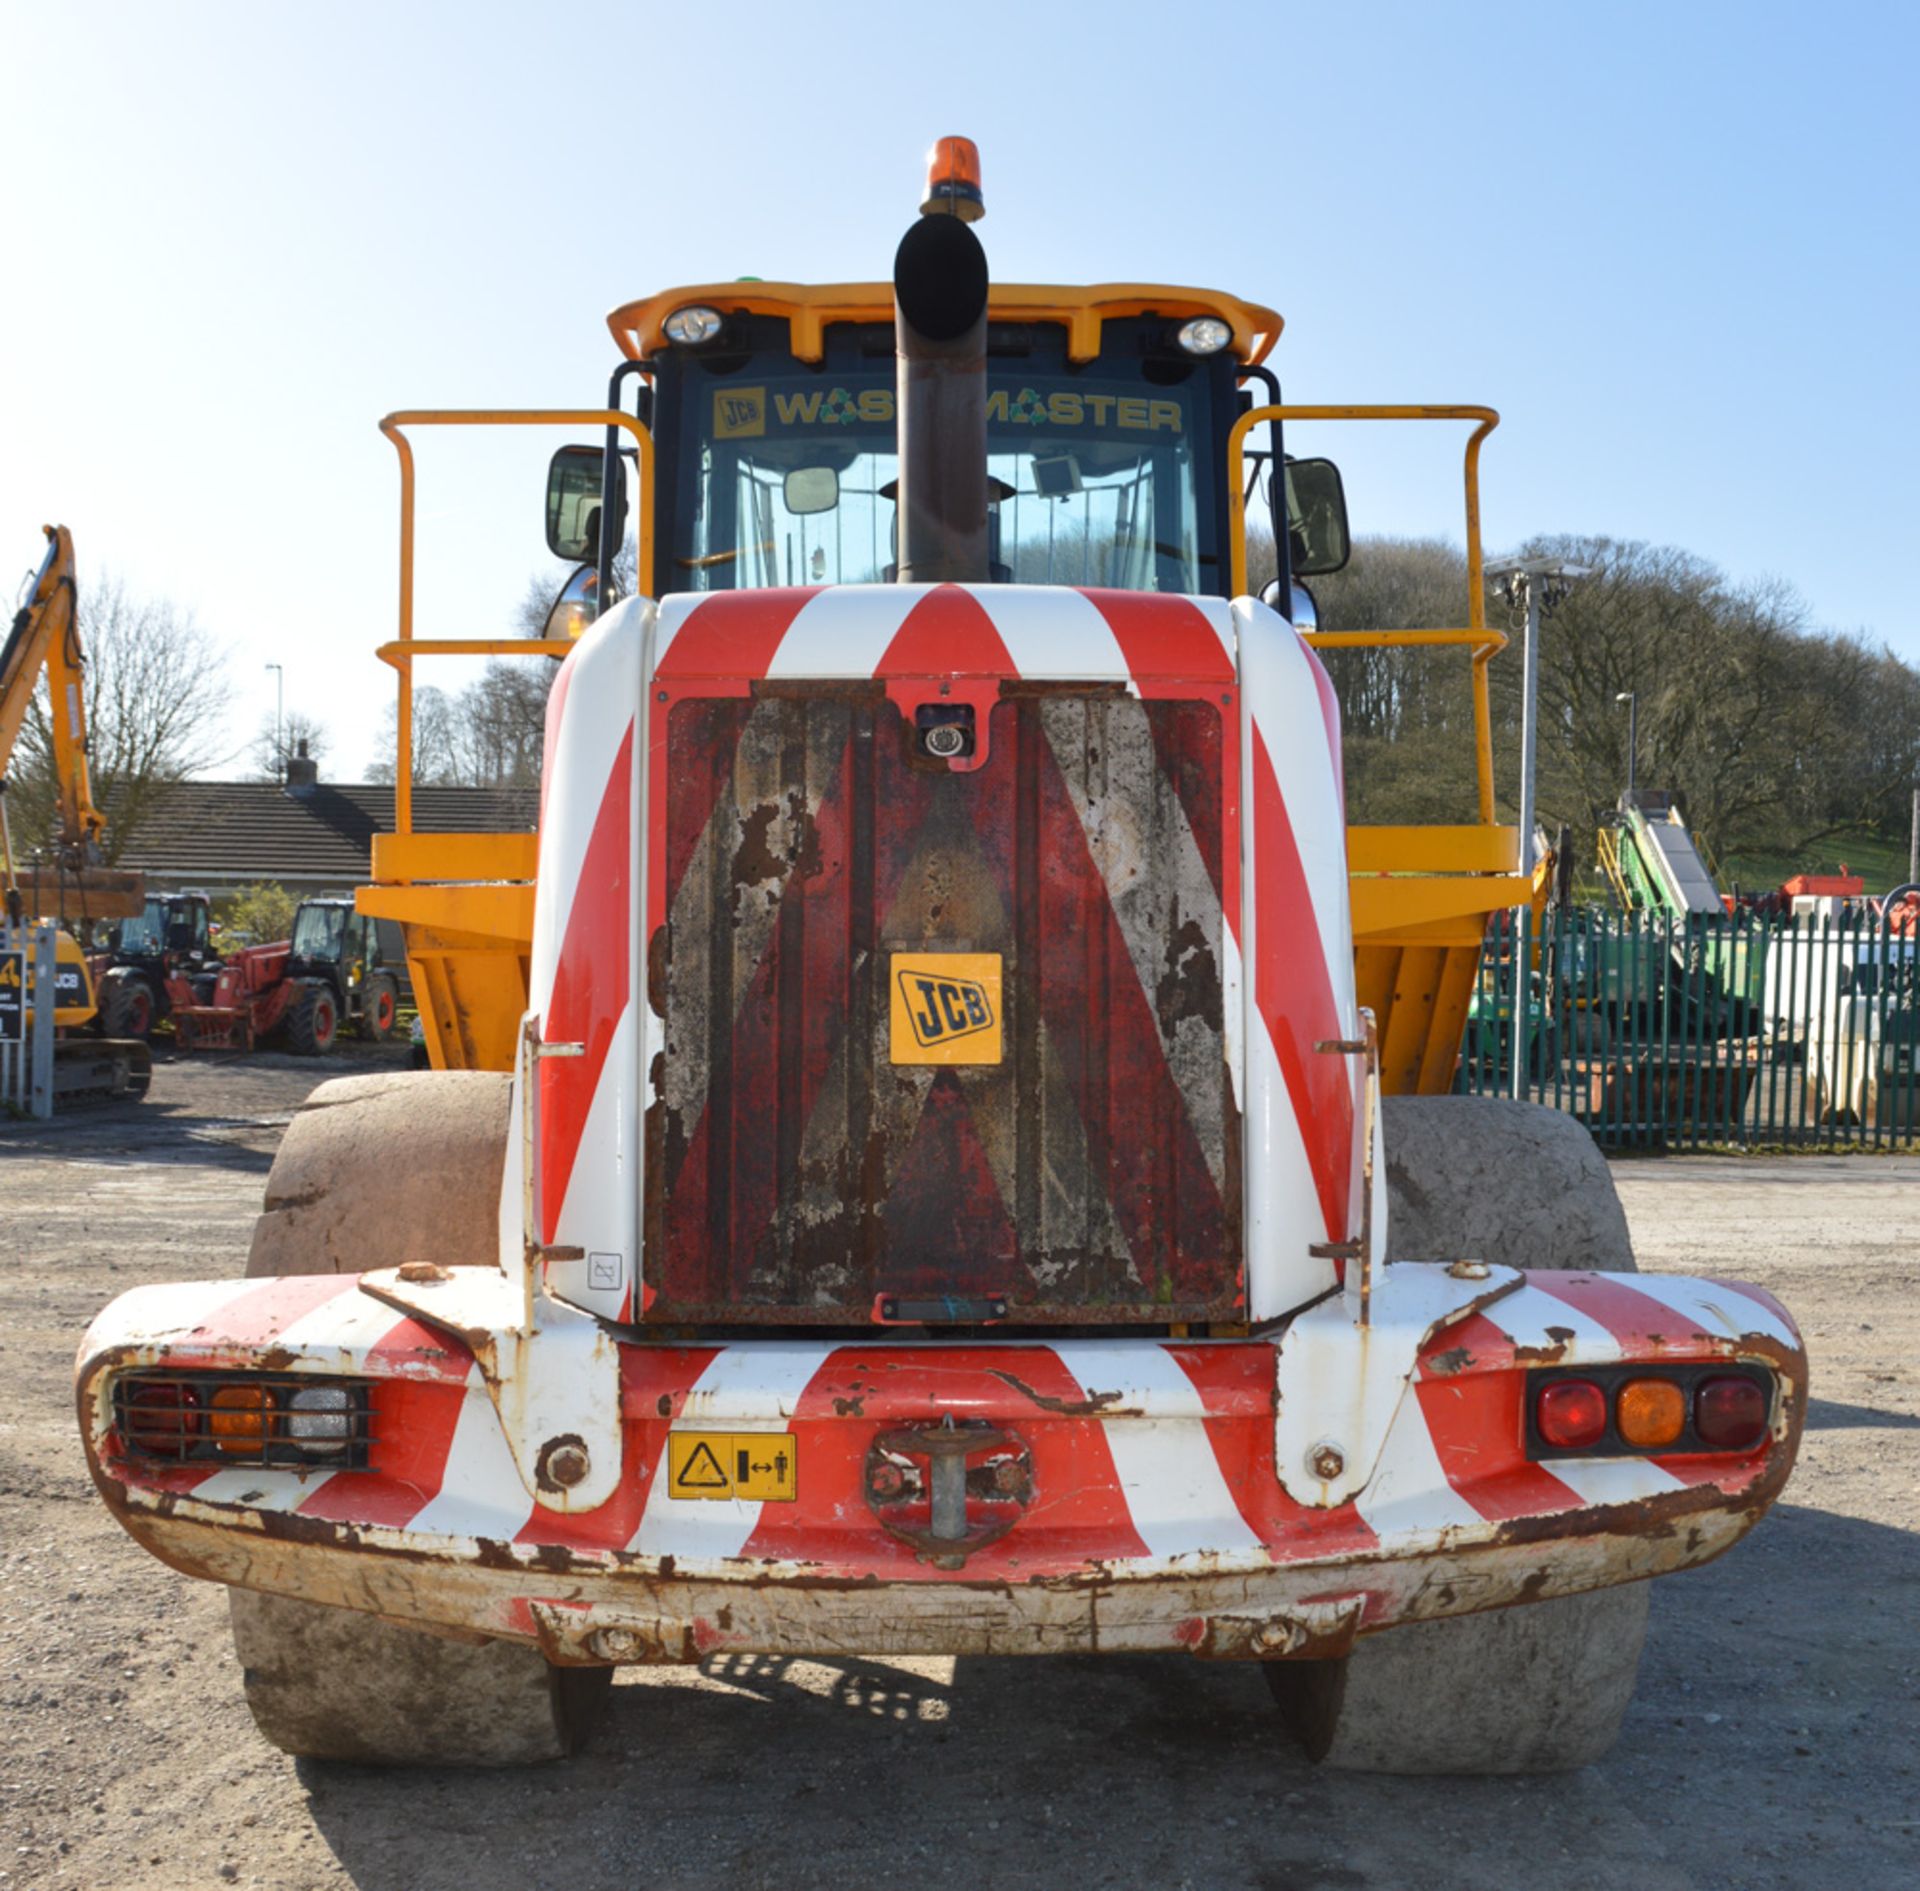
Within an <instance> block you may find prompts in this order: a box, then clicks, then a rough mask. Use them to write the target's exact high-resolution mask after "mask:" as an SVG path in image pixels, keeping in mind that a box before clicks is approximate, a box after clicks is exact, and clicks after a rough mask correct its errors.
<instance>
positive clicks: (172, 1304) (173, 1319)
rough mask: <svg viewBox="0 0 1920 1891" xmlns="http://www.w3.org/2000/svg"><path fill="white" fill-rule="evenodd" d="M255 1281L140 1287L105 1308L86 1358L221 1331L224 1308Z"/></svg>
mask: <svg viewBox="0 0 1920 1891" xmlns="http://www.w3.org/2000/svg"><path fill="white" fill-rule="evenodd" d="M259 1284H260V1283H259V1282H258V1281H253V1280H181V1281H167V1282H164V1283H162V1284H160V1285H157V1286H152V1287H135V1288H133V1289H131V1290H130V1291H129V1292H127V1293H123V1294H122V1295H121V1296H120V1297H119V1299H117V1300H115V1301H113V1302H111V1303H110V1304H109V1305H107V1306H105V1307H103V1308H102V1309H101V1310H100V1312H99V1314H98V1315H96V1317H95V1319H94V1322H93V1324H92V1325H91V1326H90V1327H88V1328H87V1332H86V1337H85V1338H84V1339H83V1340H82V1341H81V1342H80V1356H81V1358H83V1359H85V1358H88V1357H89V1356H91V1355H92V1354H94V1353H99V1352H104V1351H105V1350H106V1349H107V1348H108V1347H110V1346H128V1345H139V1346H165V1345H169V1344H178V1343H179V1342H181V1341H183V1340H189V1339H191V1338H192V1337H193V1335H194V1334H195V1333H197V1332H200V1331H202V1330H205V1329H212V1330H214V1331H218V1329H219V1316H220V1312H221V1310H222V1309H223V1308H225V1307H228V1306H231V1305H232V1304H233V1302H234V1301H235V1300H237V1299H238V1298H239V1297H240V1296H241V1295H242V1294H245V1293H250V1292H252V1291H253V1290H254V1289H255V1288H257V1287H258V1286H259Z"/></svg>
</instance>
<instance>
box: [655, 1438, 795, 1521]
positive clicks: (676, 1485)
mask: <svg viewBox="0 0 1920 1891" xmlns="http://www.w3.org/2000/svg"><path fill="white" fill-rule="evenodd" d="M667 1494H668V1495H669V1496H672V1497H740V1498H744V1499H745V1500H747V1501H748V1502H750V1503H772V1504H790V1503H792V1502H793V1501H794V1499H795V1498H796V1497H798V1496H799V1494H800V1483H799V1446H798V1445H797V1444H796V1443H795V1441H794V1438H793V1434H792V1433H791V1432H785V1431H670V1432H668V1433H667Z"/></svg>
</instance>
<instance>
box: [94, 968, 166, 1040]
mask: <svg viewBox="0 0 1920 1891" xmlns="http://www.w3.org/2000/svg"><path fill="white" fill-rule="evenodd" d="M100 1028H101V1030H102V1031H103V1032H104V1033H105V1034H106V1035H107V1036H108V1037H119V1038H134V1039H136V1040H138V1041H139V1042H140V1043H142V1044H144V1043H145V1042H146V1041H147V1039H148V1038H149V1037H150V1036H151V1035H152V1034H153V990H152V987H150V986H149V985H148V983H147V981H146V980H145V979H144V978H139V977H131V978H115V979H110V980H107V981H104V989H103V990H102V991H101V993H100Z"/></svg>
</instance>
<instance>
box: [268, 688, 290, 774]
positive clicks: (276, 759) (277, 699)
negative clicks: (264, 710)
mask: <svg viewBox="0 0 1920 1891" xmlns="http://www.w3.org/2000/svg"><path fill="white" fill-rule="evenodd" d="M267 668H268V669H270V670H271V671H272V672H273V765H274V767H275V768H276V769H277V770H278V771H279V774H280V785H281V787H283V788H284V787H285V786H286V785H287V738H286V726H287V673H286V670H285V669H284V668H283V667H282V666H281V665H280V664H278V663H269V664H268V665H267Z"/></svg>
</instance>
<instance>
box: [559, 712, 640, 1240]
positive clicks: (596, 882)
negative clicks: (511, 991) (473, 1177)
mask: <svg viewBox="0 0 1920 1891" xmlns="http://www.w3.org/2000/svg"><path fill="white" fill-rule="evenodd" d="M632 778H633V726H632V725H631V724H629V725H628V727H627V733H626V735H625V737H624V738H623V740H622V741H621V744H620V752H619V754H618V755H617V756H616V757H615V758H614V764H613V772H612V774H611V775H610V776H609V777H608V780H607V787H606V792H605V793H604V794H603V795H602V796H601V798H600V807H599V810H598V812H597V813H596V814H595V815H594V817H593V831H592V833H591V834H590V836H589V837H588V840H587V851H586V854H585V856H584V858H583V859H582V860H581V863H580V880H579V884H578V886H577V887H576V888H575V890H574V895H573V905H572V908H571V909H570V910H569V912H568V914H567V929H566V934H565V937H564V938H563V939H562V940H561V944H560V958H559V962H558V964H557V965H556V966H555V967H554V974H553V995H552V997H551V998H550V999H549V1000H548V1002H547V1014H546V1016H545V1018H543V1019H542V1020H541V1032H542V1035H543V1036H544V1037H545V1039H546V1041H547V1042H548V1043H550V1044H551V1043H561V1044H584V1045H585V1046H586V1055H585V1056H583V1057H555V1058H547V1059H543V1060H542V1062H541V1065H540V1069H539V1073H538V1079H537V1080H538V1082H539V1085H540V1090H539V1099H540V1150H539V1175H540V1223H541V1236H540V1238H541V1240H542V1241H551V1240H552V1239H553V1237H554V1230H555V1229H556V1228H557V1227H558V1225H559V1221H560V1209H561V1204H562V1203H563V1202H564V1201H565V1199H566V1193H567V1183H568V1181H569V1180H570V1179H571V1177H572V1174H573V1165H574V1161H575V1158H576V1157H577V1156H578V1155H579V1153H580V1137H581V1135H582V1133H583V1132H584V1130H585V1128H586V1122H587V1111H588V1110H589V1109H590V1108H591V1106H592V1103H593V1093H594V1091H595V1089H596V1088H598V1086H599V1082H600V1073H601V1070H602V1068H603V1066H604V1065H605V1063H606V1060H607V1051H608V1049H609V1048H610V1047H611V1045H612V1043H613V1034H614V1028H615V1026H616V1025H617V1023H618V1022H619V1019H620V1014H621V1013H622V1012H623V1011H625V1010H626V1007H627V982H628V979H627V968H628V960H629V957H630V942H629V937H628V930H627V929H628V926H629V924H630V914H631V899H630V894H629V884H630V883H629V881H628V878H627V875H628V872H629V870H630V866H631V861H632V854H633V848H632V843H631V834H632V820H631V808H630V802H631V798H632ZM547 891H548V893H549V895H552V894H555V893H557V892H558V891H559V889H557V888H548V889H547Z"/></svg>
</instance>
